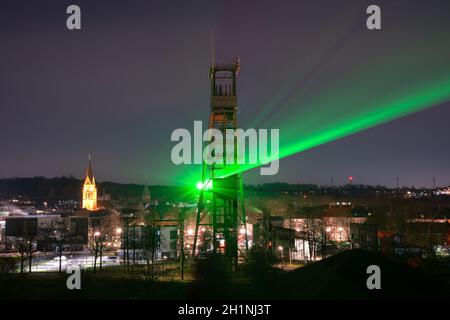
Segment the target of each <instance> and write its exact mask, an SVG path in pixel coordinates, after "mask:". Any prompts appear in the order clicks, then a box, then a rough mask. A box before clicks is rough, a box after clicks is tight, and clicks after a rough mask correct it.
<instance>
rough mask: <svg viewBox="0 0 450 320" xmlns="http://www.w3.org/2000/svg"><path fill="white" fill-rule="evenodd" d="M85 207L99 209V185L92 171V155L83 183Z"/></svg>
mask: <svg viewBox="0 0 450 320" xmlns="http://www.w3.org/2000/svg"><path fill="white" fill-rule="evenodd" d="M83 209H87V210H91V211H95V210H97V187H96V186H95V178H94V172H93V171H92V164H91V156H90V155H89V165H88V168H87V172H86V179H85V180H84V185H83Z"/></svg>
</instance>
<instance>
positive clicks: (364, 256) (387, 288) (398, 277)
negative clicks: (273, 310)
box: [274, 250, 450, 299]
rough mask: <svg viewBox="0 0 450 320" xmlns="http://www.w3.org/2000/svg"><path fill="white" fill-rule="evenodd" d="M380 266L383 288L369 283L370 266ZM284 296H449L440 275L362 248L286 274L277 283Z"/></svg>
mask: <svg viewBox="0 0 450 320" xmlns="http://www.w3.org/2000/svg"><path fill="white" fill-rule="evenodd" d="M370 265H377V266H379V267H380V269H381V290H369V289H368V288H367V286H366V281H367V278H368V277H369V276H370V275H369V274H367V273H366V270H367V267H368V266H370ZM274 291H275V292H278V293H279V295H277V298H284V299H432V298H446V299H449V298H450V288H449V285H448V283H447V282H446V281H445V280H444V279H441V278H439V277H436V276H432V275H429V274H426V273H424V272H422V271H420V270H416V269H411V268H409V267H408V266H406V265H404V264H402V263H399V262H397V261H394V260H392V259H390V258H387V257H385V256H382V255H379V254H374V253H369V252H365V251H362V250H350V251H345V252H342V253H340V254H337V255H335V256H332V257H330V258H327V259H324V260H323V261H319V262H316V263H313V264H310V265H307V266H306V267H304V268H300V269H296V270H294V271H291V272H289V273H287V274H284V275H282V276H281V277H280V279H279V280H278V281H277V283H276V284H275V288H274Z"/></svg>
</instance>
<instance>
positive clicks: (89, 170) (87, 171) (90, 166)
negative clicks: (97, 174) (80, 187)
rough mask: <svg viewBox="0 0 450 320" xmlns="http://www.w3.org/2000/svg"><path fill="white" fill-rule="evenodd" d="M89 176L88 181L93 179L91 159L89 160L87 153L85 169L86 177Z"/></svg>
mask: <svg viewBox="0 0 450 320" xmlns="http://www.w3.org/2000/svg"><path fill="white" fill-rule="evenodd" d="M88 178H89V181H90V182H93V181H94V170H92V161H91V155H89V164H88V167H87V170H86V179H88Z"/></svg>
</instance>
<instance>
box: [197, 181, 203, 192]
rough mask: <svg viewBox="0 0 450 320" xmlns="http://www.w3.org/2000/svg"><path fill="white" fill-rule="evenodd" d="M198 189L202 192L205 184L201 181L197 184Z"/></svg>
mask: <svg viewBox="0 0 450 320" xmlns="http://www.w3.org/2000/svg"><path fill="white" fill-rule="evenodd" d="M197 189H198V190H202V189H203V182H201V181H199V182H197Z"/></svg>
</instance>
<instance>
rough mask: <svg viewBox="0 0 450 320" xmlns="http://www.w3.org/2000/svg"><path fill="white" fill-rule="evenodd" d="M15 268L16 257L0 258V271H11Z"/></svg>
mask: <svg viewBox="0 0 450 320" xmlns="http://www.w3.org/2000/svg"><path fill="white" fill-rule="evenodd" d="M15 269H16V259H14V258H13V257H3V258H0V273H9V272H13V271H14V270H15Z"/></svg>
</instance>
